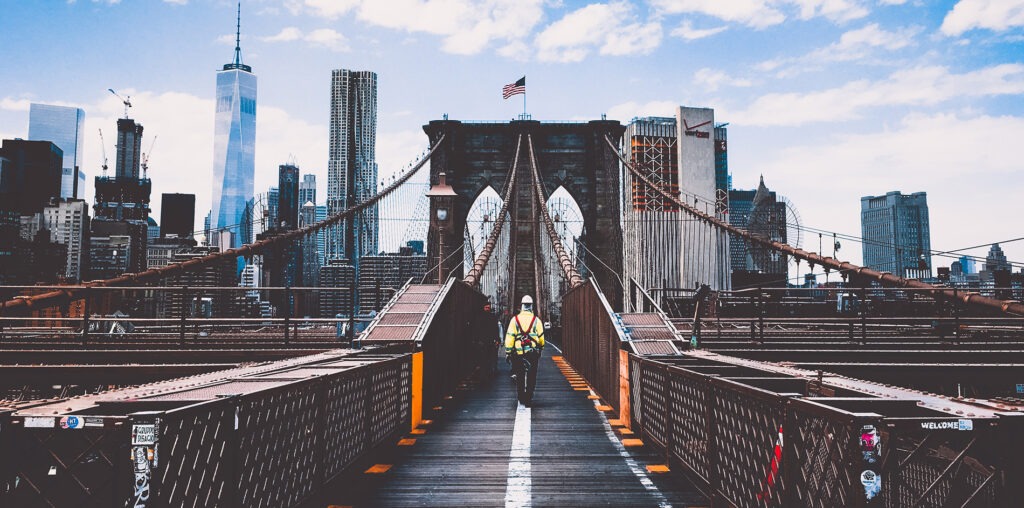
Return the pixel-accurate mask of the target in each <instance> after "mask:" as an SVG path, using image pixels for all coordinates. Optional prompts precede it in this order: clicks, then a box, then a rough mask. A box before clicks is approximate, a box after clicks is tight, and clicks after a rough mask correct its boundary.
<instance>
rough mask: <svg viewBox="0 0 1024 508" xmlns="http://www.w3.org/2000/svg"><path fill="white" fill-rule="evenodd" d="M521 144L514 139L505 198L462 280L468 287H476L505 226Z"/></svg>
mask: <svg viewBox="0 0 1024 508" xmlns="http://www.w3.org/2000/svg"><path fill="white" fill-rule="evenodd" d="M522 143H523V135H522V134H520V135H519V137H518V138H517V139H516V154H515V157H513V159H512V171H511V176H510V177H509V180H508V184H507V186H506V187H505V196H504V198H503V201H502V203H501V211H499V212H498V217H497V218H495V220H494V229H492V230H491V234H490V235H488V237H487V242H486V243H484V248H483V249H482V250H481V251H480V254H478V255H477V256H476V259H475V260H474V261H473V267H472V268H470V270H469V273H467V274H466V277H465V278H463V279H462V282H465V283H466V284H469V286H470V287H474V288H475V287H476V285H477V283H478V282H479V281H480V276H481V275H483V273H484V268H486V267H487V262H488V261H490V260H491V254H492V253H493V252H494V247H495V246H496V245H497V244H498V237H499V236H500V235H501V228H502V227H504V226H505V216H506V215H508V207H509V203H510V202H511V201H512V190H513V189H514V188H515V186H516V172H517V170H518V168H519V149H520V147H521V146H522Z"/></svg>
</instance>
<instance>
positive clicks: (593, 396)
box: [587, 395, 601, 400]
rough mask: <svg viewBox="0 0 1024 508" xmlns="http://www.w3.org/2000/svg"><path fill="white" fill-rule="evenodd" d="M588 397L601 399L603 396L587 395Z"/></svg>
mask: <svg viewBox="0 0 1024 508" xmlns="http://www.w3.org/2000/svg"><path fill="white" fill-rule="evenodd" d="M587 398H588V399H590V400H597V399H600V398H601V397H599V396H597V395H587Z"/></svg>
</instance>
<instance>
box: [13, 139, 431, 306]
mask: <svg viewBox="0 0 1024 508" xmlns="http://www.w3.org/2000/svg"><path fill="white" fill-rule="evenodd" d="M442 142H444V135H442V136H441V137H440V138H439V139H438V140H437V143H435V144H434V146H432V147H431V148H430V151H429V152H427V154H426V155H425V156H424V157H423V158H422V159H420V161H419V162H418V163H416V165H415V166H413V167H412V169H410V170H409V171H407V172H405V174H403V175H402V176H401V177H399V178H398V179H397V180H395V181H394V182H393V183H391V184H390V185H388V186H387V187H385V188H384V189H383V190H381V191H380V192H378V193H377V194H375V195H373V196H372V197H370V198H369V199H367V200H366V201H363V202H362V203H359V204H356V205H353V206H351V207H349V208H348V209H346V210H344V211H342V212H340V213H338V214H336V215H334V216H331V217H328V218H326V219H324V220H322V221H320V222H317V223H316V224H312V225H309V226H306V227H304V228H301V229H296V230H292V231H289V232H287V233H284V234H281V235H278V236H274V237H271V238H266V239H263V240H260V241H257V242H254V243H251V244H248V245H243V246H242V247H239V248H237V249H227V250H224V251H221V252H217V253H213V254H210V255H207V256H204V257H201V258H196V259H190V260H188V261H184V262H182V263H176V264H171V265H167V266H164V267H161V268H152V269H149V270H146V271H144V272H140V273H132V274H126V275H122V276H120V277H115V278H113V279H106V280H100V281H93V282H87V283H84V284H81V285H79V286H75V287H74V288H68V289H61V290H56V291H50V292H47V293H42V294H38V295H33V296H28V297H20V298H14V299H12V300H8V301H6V302H3V303H2V308H3V309H5V310H8V309H9V310H17V309H24V308H32V309H41V308H47V307H52V306H54V305H58V304H59V303H60V302H63V301H67V300H74V299H76V296H78V295H79V294H80V293H81V292H82V291H83V290H85V288H90V287H109V286H119V285H123V284H135V283H140V282H147V281H154V280H160V279H162V278H163V277H167V276H170V275H175V274H177V273H182V272H186V271H190V270H193V269H198V268H202V267H205V266H208V265H210V264H213V263H216V262H218V261H223V260H225V259H235V258H237V257H239V256H251V255H253V254H258V253H260V252H262V251H263V250H265V249H267V248H270V247H272V246H276V245H279V244H284V243H286V242H289V241H292V240H295V239H298V238H302V237H304V236H307V235H309V234H312V233H315V232H317V231H319V230H321V229H324V228H326V227H328V226H331V225H334V224H337V223H339V222H341V221H343V220H345V219H346V218H348V217H351V216H352V215H354V214H356V213H358V212H360V211H362V210H364V209H366V208H368V207H369V206H371V205H373V204H374V203H376V202H377V201H380V200H381V199H383V198H384V197H385V196H387V195H388V194H390V193H391V192H392V191H394V190H395V189H396V188H398V187H399V186H400V185H402V184H404V183H405V182H406V181H408V180H409V179H410V178H412V176H413V175H414V174H416V173H417V172H418V171H419V170H420V168H422V167H423V165H424V164H426V162H427V161H428V160H430V158H431V157H432V156H433V155H434V152H435V151H437V149H438V147H440V146H441V143H442Z"/></svg>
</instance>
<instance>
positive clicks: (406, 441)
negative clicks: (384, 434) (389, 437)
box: [398, 437, 416, 446]
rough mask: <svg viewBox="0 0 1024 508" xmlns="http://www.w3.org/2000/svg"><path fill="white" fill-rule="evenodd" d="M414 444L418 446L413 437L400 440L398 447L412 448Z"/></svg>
mask: <svg viewBox="0 0 1024 508" xmlns="http://www.w3.org/2000/svg"><path fill="white" fill-rule="evenodd" d="M414 444H416V440H415V439H414V438H411V437H407V438H405V439H399V440H398V446H412V445H414Z"/></svg>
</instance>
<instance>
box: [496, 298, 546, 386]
mask: <svg viewBox="0 0 1024 508" xmlns="http://www.w3.org/2000/svg"><path fill="white" fill-rule="evenodd" d="M505 330H506V331H505V359H506V360H508V361H510V362H511V363H512V372H513V375H514V376H515V378H516V386H517V388H516V393H517V396H518V398H519V402H521V403H522V404H523V405H525V406H529V405H530V403H531V401H532V399H533V388H534V383H536V381H537V368H538V367H539V365H538V363H539V362H540V353H541V351H542V350H543V349H544V323H542V322H541V320H540V318H538V317H537V315H536V314H535V313H534V311H533V298H531V297H530V295H526V296H524V297H523V301H522V309H521V310H520V311H519V314H516V315H515V316H514V317H513V318H512V321H510V322H509V324H508V328H506V329H505Z"/></svg>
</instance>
